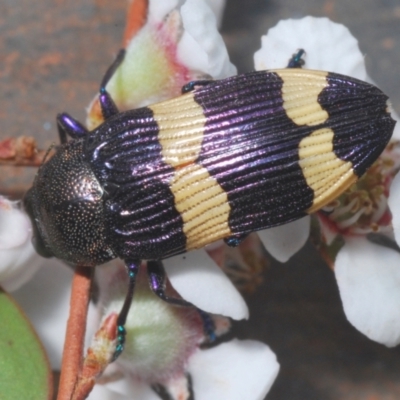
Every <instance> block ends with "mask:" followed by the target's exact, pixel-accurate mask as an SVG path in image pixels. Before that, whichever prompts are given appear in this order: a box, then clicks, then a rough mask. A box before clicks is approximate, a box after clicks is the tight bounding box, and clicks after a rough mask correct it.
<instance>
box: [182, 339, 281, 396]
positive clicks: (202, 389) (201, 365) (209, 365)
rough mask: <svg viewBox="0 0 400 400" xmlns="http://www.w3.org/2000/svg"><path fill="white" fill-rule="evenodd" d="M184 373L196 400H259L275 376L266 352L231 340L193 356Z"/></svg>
mask: <svg viewBox="0 0 400 400" xmlns="http://www.w3.org/2000/svg"><path fill="white" fill-rule="evenodd" d="M188 370H189V372H190V373H191V375H192V379H193V390H194V393H195V397H196V400H220V399H229V400H243V399H252V400H257V399H259V400H262V399H264V397H265V395H266V394H267V393H268V391H269V389H270V388H271V386H272V384H273V382H274V380H275V378H276V376H277V375H278V372H279V364H278V362H277V360H276V356H275V354H274V353H273V352H272V351H271V350H270V348H269V347H268V346H267V345H265V344H263V343H261V342H256V341H252V340H244V341H239V340H232V341H231V342H228V343H223V344H220V345H219V346H217V347H213V348H211V349H208V350H202V351H198V352H197V353H195V354H194V355H193V356H192V358H191V359H190V360H189V366H188Z"/></svg>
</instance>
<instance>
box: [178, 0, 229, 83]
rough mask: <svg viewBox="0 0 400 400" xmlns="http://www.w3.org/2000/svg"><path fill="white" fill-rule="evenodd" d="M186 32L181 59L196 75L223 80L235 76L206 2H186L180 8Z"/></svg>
mask: <svg viewBox="0 0 400 400" xmlns="http://www.w3.org/2000/svg"><path fill="white" fill-rule="evenodd" d="M181 16H182V23H183V27H184V32H183V35H182V38H181V41H180V43H179V45H178V58H179V60H181V62H182V63H183V64H184V65H185V66H186V67H188V68H189V69H192V70H194V71H200V72H201V73H203V74H204V73H205V74H208V75H210V76H212V77H213V78H214V79H222V78H226V77H228V76H232V75H235V74H236V67H235V66H234V65H233V64H232V63H231V62H230V61H229V56H228V51H227V49H226V47H225V43H224V41H223V39H222V37H221V35H220V33H219V32H218V30H217V22H216V17H215V15H214V13H213V12H212V11H211V9H210V8H209V7H208V5H207V4H206V3H205V2H204V1H203V0H187V1H186V2H185V4H184V5H183V6H182V8H181Z"/></svg>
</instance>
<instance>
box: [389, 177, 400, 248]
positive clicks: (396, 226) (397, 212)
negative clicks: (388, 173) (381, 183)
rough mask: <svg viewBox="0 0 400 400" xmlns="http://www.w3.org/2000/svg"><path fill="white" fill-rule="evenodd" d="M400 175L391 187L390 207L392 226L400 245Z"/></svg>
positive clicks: (395, 178)
mask: <svg viewBox="0 0 400 400" xmlns="http://www.w3.org/2000/svg"><path fill="white" fill-rule="evenodd" d="M399 199H400V174H399V173H398V174H397V175H396V176H395V177H394V179H393V181H392V184H391V186H390V193H389V198H388V205H389V208H390V211H391V213H392V225H393V230H394V237H395V238H396V242H397V243H400V201H399Z"/></svg>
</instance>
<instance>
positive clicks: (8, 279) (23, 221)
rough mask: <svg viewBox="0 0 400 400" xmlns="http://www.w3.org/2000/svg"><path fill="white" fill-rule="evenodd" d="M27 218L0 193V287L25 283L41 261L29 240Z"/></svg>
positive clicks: (14, 204) (16, 286)
mask: <svg viewBox="0 0 400 400" xmlns="http://www.w3.org/2000/svg"><path fill="white" fill-rule="evenodd" d="M31 238H32V232H31V223H30V221H29V217H28V216H27V215H26V214H25V213H24V212H23V211H22V210H21V209H20V208H19V206H18V204H17V203H16V202H12V201H9V200H7V199H6V198H4V197H2V196H0V286H1V287H2V288H3V289H5V290H7V291H14V290H16V289H18V288H19V287H20V286H22V285H23V284H24V283H26V282H27V281H28V280H29V279H31V277H32V276H33V275H34V274H35V272H36V271H37V270H38V269H39V267H40V263H41V261H42V260H43V259H42V258H41V257H40V256H38V255H37V254H36V252H35V250H34V248H33V246H32V243H31Z"/></svg>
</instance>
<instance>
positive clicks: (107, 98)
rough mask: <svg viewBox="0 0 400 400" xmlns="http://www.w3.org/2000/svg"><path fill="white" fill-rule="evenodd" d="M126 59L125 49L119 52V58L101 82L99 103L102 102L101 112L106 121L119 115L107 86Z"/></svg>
mask: <svg viewBox="0 0 400 400" xmlns="http://www.w3.org/2000/svg"><path fill="white" fill-rule="evenodd" d="M124 58H125V49H121V50H120V51H119V52H118V54H117V57H116V58H115V60H114V62H113V63H112V64H111V65H110V67H109V68H108V69H107V71H106V73H105V74H104V77H103V79H102V81H101V84H100V90H99V92H100V95H99V101H100V106H101V112H102V114H103V117H104V119H108V118H110V117H112V116H113V115H116V114H118V112H119V111H118V107H117V106H116V105H115V103H114V100H113V99H112V97H111V95H110V93H108V92H107V90H106V86H107V84H108V82H109V81H110V79H111V77H112V76H113V75H114V73H115V71H116V70H117V69H118V67H119V66H120V65H121V63H122V61H123V60H124Z"/></svg>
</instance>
